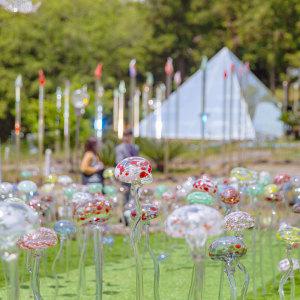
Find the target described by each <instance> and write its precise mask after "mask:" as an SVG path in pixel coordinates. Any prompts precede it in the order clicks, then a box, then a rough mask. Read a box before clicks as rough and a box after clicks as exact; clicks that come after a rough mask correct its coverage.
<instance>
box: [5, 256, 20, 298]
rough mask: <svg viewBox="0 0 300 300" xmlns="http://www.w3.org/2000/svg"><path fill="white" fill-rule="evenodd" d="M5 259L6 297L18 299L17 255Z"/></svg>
mask: <svg viewBox="0 0 300 300" xmlns="http://www.w3.org/2000/svg"><path fill="white" fill-rule="evenodd" d="M11 255H13V256H14V257H13V258H11V259H9V260H8V261H6V270H7V279H8V281H7V299H8V300H18V299H19V297H20V289H19V275H18V255H17V254H11Z"/></svg>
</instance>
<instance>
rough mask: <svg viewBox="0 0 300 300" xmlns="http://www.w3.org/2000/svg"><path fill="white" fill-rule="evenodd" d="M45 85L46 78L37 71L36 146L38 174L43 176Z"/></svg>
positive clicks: (42, 73) (41, 71)
mask: <svg viewBox="0 0 300 300" xmlns="http://www.w3.org/2000/svg"><path fill="white" fill-rule="evenodd" d="M45 84H46V77H45V74H44V72H43V70H40V71H39V118H38V125H39V128H38V146H39V168H40V174H41V175H42V174H43V153H44V134H45V120H44V88H45Z"/></svg>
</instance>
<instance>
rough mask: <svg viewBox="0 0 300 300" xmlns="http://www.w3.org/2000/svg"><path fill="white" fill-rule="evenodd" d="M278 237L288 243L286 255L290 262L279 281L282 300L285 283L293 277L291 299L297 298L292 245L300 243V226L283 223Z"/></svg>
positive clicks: (281, 298)
mask: <svg viewBox="0 0 300 300" xmlns="http://www.w3.org/2000/svg"><path fill="white" fill-rule="evenodd" d="M277 238H278V239H279V240H282V241H284V242H285V243H286V255H287V259H288V262H289V268H288V270H287V271H286V272H285V273H284V274H283V276H282V277H281V279H280V283H279V290H278V292H279V296H280V300H283V299H284V290H283V288H284V285H285V284H286V282H287V280H288V279H289V278H291V300H294V299H295V278H294V276H293V267H294V265H293V259H292V253H291V252H292V247H293V245H294V244H295V243H300V228H298V227H292V226H289V225H287V224H285V223H283V224H281V225H280V227H279V230H278V232H277Z"/></svg>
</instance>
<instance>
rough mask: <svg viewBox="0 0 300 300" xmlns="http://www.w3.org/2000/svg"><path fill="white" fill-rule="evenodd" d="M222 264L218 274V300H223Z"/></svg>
mask: <svg viewBox="0 0 300 300" xmlns="http://www.w3.org/2000/svg"><path fill="white" fill-rule="evenodd" d="M224 268H225V267H224V263H223V262H222V264H221V272H220V281H219V298H218V299H219V300H223V299H224V297H223V293H224V292H223V291H224Z"/></svg>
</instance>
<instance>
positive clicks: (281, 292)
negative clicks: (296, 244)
mask: <svg viewBox="0 0 300 300" xmlns="http://www.w3.org/2000/svg"><path fill="white" fill-rule="evenodd" d="M291 251H292V247H291V246H290V245H288V246H287V248H286V255H287V258H288V261H289V265H290V266H289V268H288V270H287V271H286V272H285V273H284V274H283V275H282V277H281V279H280V282H279V290H278V292H279V296H280V300H284V290H283V288H284V285H285V284H286V282H287V281H288V279H289V278H291V281H292V280H294V283H292V282H291V286H294V288H295V278H294V276H292V277H291V275H293V260H292V256H291ZM292 295H295V289H294V290H293V291H291V300H292V299H293V298H294V297H293V298H292Z"/></svg>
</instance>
